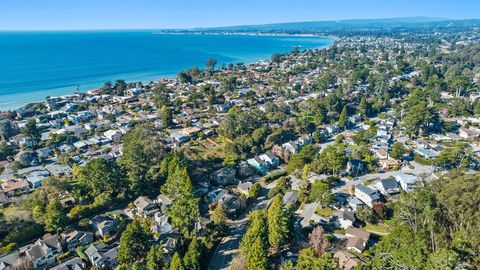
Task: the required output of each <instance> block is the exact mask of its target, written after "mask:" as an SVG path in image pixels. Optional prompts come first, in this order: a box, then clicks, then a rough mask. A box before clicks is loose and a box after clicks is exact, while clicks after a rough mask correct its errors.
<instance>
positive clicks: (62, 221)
mask: <svg viewBox="0 0 480 270" xmlns="http://www.w3.org/2000/svg"><path fill="white" fill-rule="evenodd" d="M67 222H68V217H67V214H66V212H65V210H64V209H63V207H62V205H61V203H60V201H59V200H58V199H56V198H54V199H51V200H50V201H49V202H48V204H47V207H46V208H45V229H46V230H47V231H50V232H55V231H57V230H60V229H62V228H63V227H64V226H65V225H66V224H67Z"/></svg>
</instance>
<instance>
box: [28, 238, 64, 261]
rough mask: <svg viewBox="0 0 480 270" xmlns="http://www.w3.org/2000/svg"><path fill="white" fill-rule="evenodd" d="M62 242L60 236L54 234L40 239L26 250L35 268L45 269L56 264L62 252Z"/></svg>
mask: <svg viewBox="0 0 480 270" xmlns="http://www.w3.org/2000/svg"><path fill="white" fill-rule="evenodd" d="M62 252H63V250H62V244H61V242H60V239H59V238H58V236H56V235H53V236H50V237H47V238H45V239H38V240H37V241H36V242H35V243H34V244H32V245H30V246H28V248H27V249H26V250H25V256H26V257H27V259H28V260H29V261H30V262H31V263H32V266H33V268H34V269H44V268H46V267H48V266H50V265H53V264H55V262H56V257H57V256H58V255H60V254H62Z"/></svg>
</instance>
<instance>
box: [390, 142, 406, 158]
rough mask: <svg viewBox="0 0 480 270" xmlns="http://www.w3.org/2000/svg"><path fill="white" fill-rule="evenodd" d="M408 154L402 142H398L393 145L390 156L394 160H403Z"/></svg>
mask: <svg viewBox="0 0 480 270" xmlns="http://www.w3.org/2000/svg"><path fill="white" fill-rule="evenodd" d="M406 152H407V150H406V149H405V147H404V146H403V144H402V143H401V142H396V143H394V144H393V145H392V150H391V152H390V156H391V157H392V158H394V159H401V158H402V157H403V155H404V154H405V153H406Z"/></svg>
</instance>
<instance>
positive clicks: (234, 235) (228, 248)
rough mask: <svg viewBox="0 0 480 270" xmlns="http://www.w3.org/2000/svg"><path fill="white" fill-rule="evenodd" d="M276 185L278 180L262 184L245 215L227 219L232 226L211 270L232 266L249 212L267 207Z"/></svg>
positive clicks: (223, 269) (214, 257)
mask: <svg viewBox="0 0 480 270" xmlns="http://www.w3.org/2000/svg"><path fill="white" fill-rule="evenodd" d="M275 186H276V181H275V182H273V183H271V184H269V185H266V186H262V191H261V194H260V195H259V197H258V198H257V200H256V201H255V202H253V203H251V205H250V206H249V207H248V209H247V210H246V211H245V213H244V214H243V215H241V216H240V217H239V218H237V219H235V220H227V222H226V223H227V225H228V226H229V227H230V231H229V233H228V235H227V236H226V237H224V238H223V239H222V241H221V242H220V243H219V244H218V246H217V249H216V250H215V253H214V254H213V256H212V259H211V260H210V264H209V266H208V269H209V270H226V269H229V268H230V264H231V263H232V260H233V258H234V257H235V254H236V253H237V251H238V248H239V247H240V241H241V240H242V237H243V235H244V234H245V231H246V229H247V221H248V220H247V216H248V213H250V212H252V211H255V210H261V209H266V208H267V207H268V206H269V205H270V202H271V201H272V200H271V199H268V197H267V194H268V191H270V190H271V189H272V188H274V187H275Z"/></svg>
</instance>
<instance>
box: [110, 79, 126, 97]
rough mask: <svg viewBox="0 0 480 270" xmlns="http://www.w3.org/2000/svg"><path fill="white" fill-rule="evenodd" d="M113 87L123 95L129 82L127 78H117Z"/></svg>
mask: <svg viewBox="0 0 480 270" xmlns="http://www.w3.org/2000/svg"><path fill="white" fill-rule="evenodd" d="M113 89H115V93H116V94H117V95H118V96H123V95H124V94H125V90H127V83H126V82H125V80H116V81H115V85H114V86H113Z"/></svg>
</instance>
